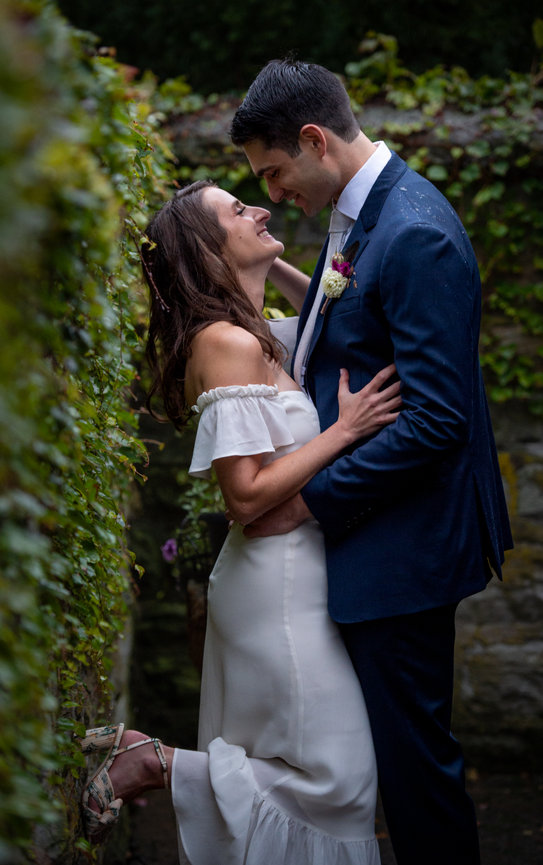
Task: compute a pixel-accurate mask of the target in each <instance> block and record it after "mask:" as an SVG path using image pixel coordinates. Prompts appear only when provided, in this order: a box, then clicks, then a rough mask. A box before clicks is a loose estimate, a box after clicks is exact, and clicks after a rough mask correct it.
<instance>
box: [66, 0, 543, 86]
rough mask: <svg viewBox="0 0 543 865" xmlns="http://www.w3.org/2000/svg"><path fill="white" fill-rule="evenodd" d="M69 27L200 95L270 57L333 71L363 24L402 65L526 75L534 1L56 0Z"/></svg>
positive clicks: (242, 77)
mask: <svg viewBox="0 0 543 865" xmlns="http://www.w3.org/2000/svg"><path fill="white" fill-rule="evenodd" d="M60 7H61V9H62V10H63V12H64V13H65V15H67V16H68V18H69V19H70V20H71V21H72V23H73V24H75V25H77V26H79V27H84V28H85V29H88V30H92V31H93V32H94V33H97V34H98V36H99V37H100V39H102V41H103V42H104V44H106V45H115V46H116V47H117V48H118V50H119V58H120V59H122V60H123V62H125V63H130V64H132V65H134V66H138V67H139V68H140V69H142V70H145V69H152V70H153V71H154V72H155V73H156V74H157V75H159V76H160V77H161V78H170V77H173V76H178V75H185V76H186V77H187V78H188V80H189V81H190V82H191V84H192V86H193V87H195V88H196V89H197V90H198V91H200V92H203V93H211V92H218V93H225V92H226V91H229V90H238V91H239V90H243V89H245V88H247V86H248V84H249V83H250V81H252V79H253V78H254V76H255V74H256V73H257V71H258V70H259V68H260V67H261V66H263V65H264V63H266V61H268V60H270V59H271V58H272V57H283V56H285V54H287V53H289V52H295V53H296V54H297V56H299V57H301V58H302V59H304V60H311V61H313V62H316V63H322V64H324V65H325V66H328V67H329V68H330V69H332V70H333V71H334V72H342V71H343V67H344V65H345V62H346V60H348V59H354V58H356V54H357V49H358V44H359V42H360V41H361V40H362V39H363V38H364V35H365V33H366V32H367V31H368V30H374V31H378V32H381V33H390V34H392V35H394V36H396V38H397V40H398V42H399V46H400V54H401V56H402V57H403V58H404V60H405V61H406V63H407V64H408V65H409V68H410V69H413V70H415V71H418V72H422V71H424V70H425V69H428V68H430V67H431V66H434V65H435V64H436V63H446V64H447V65H450V66H452V65H454V64H459V65H462V66H464V67H465V68H466V69H468V71H469V72H470V74H471V75H474V76H480V75H483V74H490V75H497V76H501V75H504V74H505V73H506V70H507V69H515V70H517V71H521V72H528V71H529V69H530V65H531V63H532V60H533V56H534V55H533V51H532V48H533V46H532V42H531V26H532V22H533V20H534V18H536V16H537V15H541V8H540V3H539V2H538V0H525V2H524V3H522V4H517V5H513V4H512V3H511V2H510V0H477V2H475V3H474V2H473V0H440V2H439V3H431V2H428V0H389V2H387V3H382V2H381V0H364V2H363V3H361V2H360V0H275V2H274V3H261V2H260V0H244V2H240V0H206V2H205V3H194V2H192V0H177V2H175V3H171V2H170V0H153V2H152V3H149V2H148V0H123V2H122V3H121V2H119V0H117V2H115V0H113V2H111V0H60Z"/></svg>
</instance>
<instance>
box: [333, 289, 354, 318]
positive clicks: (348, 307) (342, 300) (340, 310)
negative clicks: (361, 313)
mask: <svg viewBox="0 0 543 865" xmlns="http://www.w3.org/2000/svg"><path fill="white" fill-rule="evenodd" d="M357 309H360V295H359V294H355V295H352V296H351V297H337V298H334V299H333V300H331V301H330V303H329V308H328V310H327V314H328V315H330V316H331V317H332V316H333V317H334V318H335V317H336V316H338V315H346V313H350V312H355V311H356V310H357Z"/></svg>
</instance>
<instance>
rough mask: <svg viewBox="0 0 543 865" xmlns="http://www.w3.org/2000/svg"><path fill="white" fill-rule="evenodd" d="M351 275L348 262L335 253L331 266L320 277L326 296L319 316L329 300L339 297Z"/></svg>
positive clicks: (350, 266) (339, 253) (351, 271)
mask: <svg viewBox="0 0 543 865" xmlns="http://www.w3.org/2000/svg"><path fill="white" fill-rule="evenodd" d="M352 274H353V266H352V264H351V263H350V261H345V259H344V257H343V255H342V254H341V252H336V253H335V254H334V255H333V256H332V265H331V267H327V268H326V270H325V271H324V273H323V276H322V290H323V292H324V294H325V295H326V300H325V301H324V304H323V307H322V309H321V315H323V314H324V310H325V309H326V307H327V306H328V304H329V302H330V300H334V299H337V298H338V297H341V295H342V294H343V292H344V291H345V289H346V288H347V286H348V285H349V282H350V281H351V276H352Z"/></svg>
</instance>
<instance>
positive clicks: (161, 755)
mask: <svg viewBox="0 0 543 865" xmlns="http://www.w3.org/2000/svg"><path fill="white" fill-rule="evenodd" d="M151 742H152V743H153V745H154V747H155V751H156V755H157V757H158V759H159V760H160V765H161V767H162V775H163V777H164V789H165V790H169V788H170V785H169V783H168V762H167V760H166V756H165V754H164V750H163V748H162V742H161V741H160V739H141V740H140V741H139V742H132V744H131V745H127V746H126V747H125V748H120V749H119V750H118V751H116V752H115V756H116V757H118V756H119V754H124V753H125V751H132V750H133V749H134V748H140V747H141V746H142V745H150V744H151Z"/></svg>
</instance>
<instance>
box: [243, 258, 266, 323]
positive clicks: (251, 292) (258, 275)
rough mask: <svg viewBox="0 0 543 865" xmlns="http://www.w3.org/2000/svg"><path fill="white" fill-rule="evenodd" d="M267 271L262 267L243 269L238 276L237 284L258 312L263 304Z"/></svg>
mask: <svg viewBox="0 0 543 865" xmlns="http://www.w3.org/2000/svg"><path fill="white" fill-rule="evenodd" d="M267 272H268V271H267V270H266V271H264V270H262V269H258V270H256V269H255V270H245V271H243V272H241V273H240V274H239V276H238V278H239V284H240V285H241V287H242V289H243V291H244V292H245V294H246V295H247V297H248V298H249V300H250V301H251V302H252V304H253V306H254V307H255V308H256V310H257V311H258V312H259V313H261V312H262V308H263V306H264V293H265V286H266V275H267Z"/></svg>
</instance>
